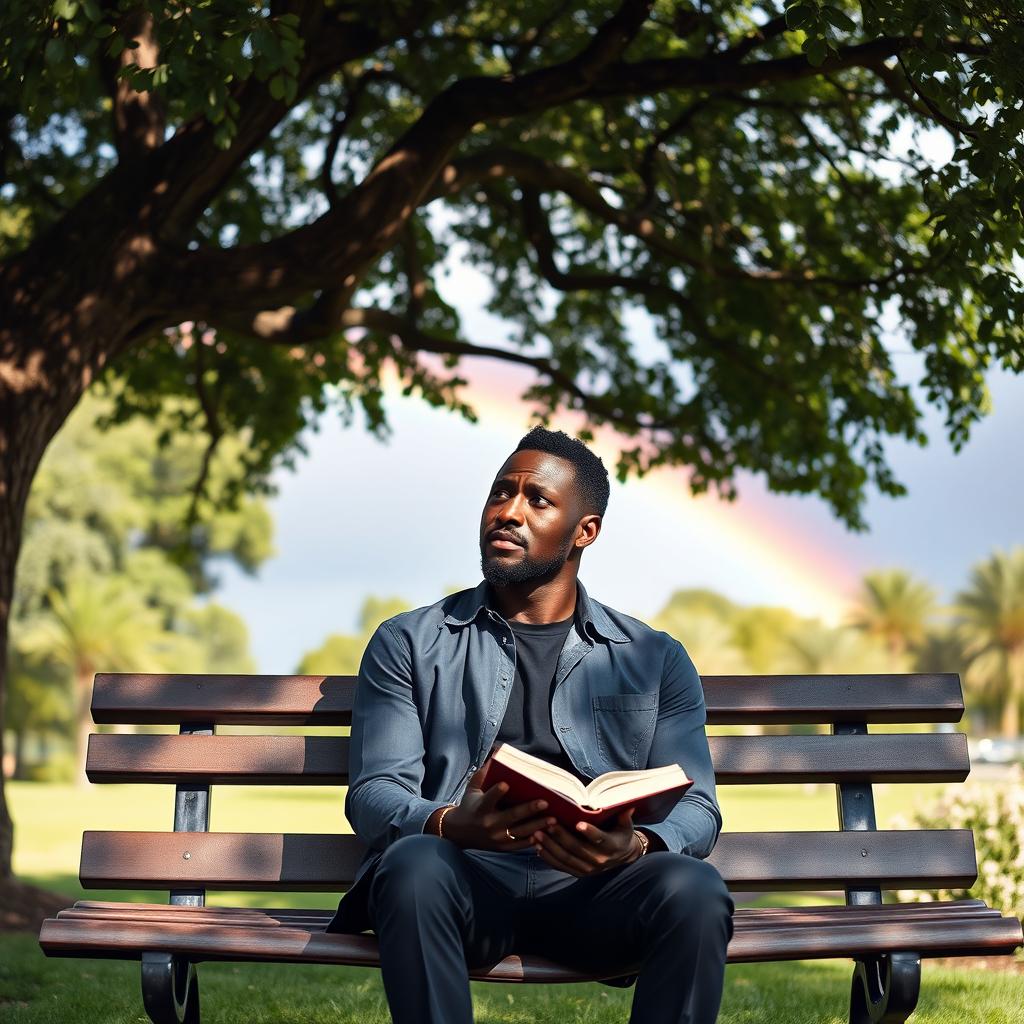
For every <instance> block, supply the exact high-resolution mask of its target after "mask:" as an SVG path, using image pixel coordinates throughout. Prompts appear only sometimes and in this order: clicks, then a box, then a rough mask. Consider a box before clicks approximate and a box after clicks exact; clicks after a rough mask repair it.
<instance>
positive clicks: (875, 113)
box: [0, 0, 1024, 526]
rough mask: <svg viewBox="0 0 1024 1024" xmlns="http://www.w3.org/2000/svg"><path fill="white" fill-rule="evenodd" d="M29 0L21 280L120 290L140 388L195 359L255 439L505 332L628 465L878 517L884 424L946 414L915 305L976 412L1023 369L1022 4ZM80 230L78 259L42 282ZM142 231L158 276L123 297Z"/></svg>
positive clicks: (10, 129) (205, 390)
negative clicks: (442, 282) (628, 441)
mask: <svg viewBox="0 0 1024 1024" xmlns="http://www.w3.org/2000/svg"><path fill="white" fill-rule="evenodd" d="M5 12H6V13H5V14H4V15H2V16H0V17H2V19H3V20H2V22H0V25H2V30H0V32H2V38H3V46H4V57H3V62H2V64H0V106H2V108H3V110H4V112H5V114H6V125H5V126H4V128H5V137H4V139H3V170H4V175H5V179H6V185H5V187H4V196H5V198H6V199H7V202H8V212H7V215H6V221H7V227H6V231H7V232H8V238H7V240H6V243H7V244H6V253H5V256H6V261H5V264H4V271H6V275H7V277H6V280H7V283H8V284H12V283H14V282H15V281H21V282H22V283H23V285H24V287H25V301H26V302H29V301H30V299H29V294H30V293H31V294H32V295H33V296H35V297H36V298H37V299H38V300H39V301H42V302H47V301H48V299H47V297H49V300H50V301H51V303H52V300H53V299H54V298H55V295H54V291H55V289H57V288H59V290H60V291H61V292H70V293H71V296H73V298H74V299H75V301H76V302H79V303H80V302H81V301H82V299H83V297H84V296H85V295H87V294H95V293H96V292H99V293H101V294H102V295H103V296H104V297H103V298H102V299H101V298H100V297H99V296H97V300H98V301H97V303H96V305H97V308H103V309H104V310H105V312H104V313H103V314H99V313H97V314H96V315H97V316H107V315H109V313H110V311H111V309H112V306H113V303H114V302H115V301H116V303H117V305H118V307H119V318H120V319H121V320H122V321H123V323H121V324H119V325H118V326H117V327H116V328H115V327H113V325H110V324H108V325H107V326H106V328H105V330H106V333H108V334H109V335H116V336H117V338H118V339H119V340H118V342H117V343H116V344H115V345H114V347H115V348H116V349H118V350H119V351H120V350H125V351H124V354H123V355H122V356H121V358H120V359H119V361H118V368H119V370H120V372H122V373H125V374H126V375H127V377H128V380H129V381H130V382H131V385H132V388H131V389H130V390H129V391H128V392H126V401H132V400H134V401H136V402H138V403H139V404H142V405H143V406H145V405H146V404H147V403H150V402H151V401H152V398H151V396H152V394H153V393H154V392H167V391H180V392H184V393H189V394H195V393H196V392H197V391H198V392H199V393H200V394H201V397H202V398H203V401H202V403H201V405H200V407H199V408H197V411H196V413H195V424H194V425H195V426H196V427H198V428H205V429H207V430H213V431H214V432H215V431H216V430H217V429H220V428H221V425H226V424H231V425H232V426H235V427H238V426H242V425H244V426H248V427H252V428H253V431H254V434H253V437H254V445H253V449H252V451H251V452H250V453H248V454H247V456H246V460H245V461H244V462H243V464H242V465H241V466H240V467H239V470H240V472H241V473H242V475H243V476H246V475H249V476H250V477H254V476H258V474H259V473H261V472H262V471H264V470H265V469H266V467H267V465H268V464H269V460H271V459H272V458H274V457H275V456H278V455H280V453H281V452H282V451H285V450H289V449H291V448H292V447H293V446H294V444H295V443H296V438H297V436H298V433H299V431H300V429H301V427H302V426H303V425H304V423H305V422H306V421H307V420H308V419H309V418H311V417H313V416H315V415H316V413H317V412H319V411H320V410H321V409H322V408H323V407H325V406H326V405H329V404H334V405H337V406H339V407H341V408H343V409H346V410H347V411H350V410H351V403H353V402H360V403H362V405H363V407H364V409H365V410H366V411H367V413H368V415H369V419H370V424H371V427H372V429H374V430H378V431H380V432H381V433H386V430H387V426H386V414H385V412H384V409H383V407H382V405H381V393H380V390H379V386H378V384H379V371H380V368H381V365H382V364H383V363H384V362H386V361H392V362H394V363H395V364H396V365H397V367H398V369H399V371H400V373H401V374H402V376H403V378H404V380H405V381H406V382H407V386H408V389H409V390H410V391H418V392H420V393H421V394H422V395H423V396H424V397H425V398H427V400H429V401H432V402H434V403H437V404H444V405H448V406H450V407H452V408H454V409H458V410H459V411H460V412H462V413H463V414H464V415H469V416H472V412H471V409H470V406H469V405H468V403H465V402H464V401H463V400H462V399H461V398H460V397H459V390H458V385H459V383H460V382H461V378H459V377H458V375H457V373H456V372H454V370H455V368H456V366H457V364H458V362H459V360H461V359H465V358H470V357H474V356H477V357H479V356H484V357H488V358H505V359H508V360H510V361H513V362H518V363H525V364H526V365H528V366H532V367H534V368H535V369H536V371H537V381H536V384H535V385H534V386H533V387H531V388H530V392H529V393H530V397H531V398H535V399H537V400H538V402H539V403H540V406H541V408H543V409H554V408H557V407H559V406H561V407H571V408H577V409H580V410H583V411H585V412H586V413H587V415H588V417H589V419H590V421H591V422H592V423H595V424H599V423H611V424H613V425H614V426H615V427H616V428H618V429H619V430H620V431H622V432H623V433H624V434H625V435H627V436H633V437H635V438H636V441H637V443H636V446H635V447H632V448H626V450H624V451H623V453H622V456H621V459H620V462H619V465H618V470H619V472H620V476H623V477H624V476H625V475H626V474H627V473H628V472H629V471H631V470H633V471H639V472H642V471H645V470H646V469H648V468H650V467H651V466H654V465H657V464H659V463H675V464H681V465H685V466H688V467H689V468H690V470H691V473H692V475H691V482H692V485H693V487H694V488H695V489H697V490H701V489H704V488H706V487H708V486H712V485H715V486H718V487H719V488H721V489H723V490H724V491H725V492H726V493H730V492H731V491H732V489H733V487H734V484H735V478H736V474H737V472H738V471H739V470H741V469H747V470H751V471H754V472H757V473H763V474H764V476H765V478H766V480H767V482H768V485H769V486H770V487H771V488H773V489H775V490H777V491H800V492H810V493H818V494H820V495H821V496H822V497H823V498H824V499H825V500H826V501H827V502H828V503H829V505H830V506H831V507H832V509H833V510H834V512H835V513H836V514H837V515H838V516H840V517H841V518H842V519H844V520H845V521H846V522H847V523H849V524H850V525H853V526H862V525H863V521H862V518H861V513H860V509H861V505H862V501H863V498H864V494H865V488H866V487H867V486H868V485H874V486H876V487H878V488H879V489H880V490H882V491H884V492H888V493H890V494H898V493H901V491H902V487H901V485H900V483H899V481H898V480H896V479H895V478H894V476H893V474H892V472H891V470H890V468H889V466H888V464H887V461H886V458H885V453H884V449H883V447H882V443H881V442H882V440H883V439H884V438H885V437H886V436H889V435H898V436H902V437H905V438H908V439H911V440H914V441H918V442H923V440H924V435H923V433H922V430H921V426H920V409H919V407H918V404H917V402H916V401H915V398H914V396H913V395H912V393H911V390H910V387H909V384H910V383H912V382H910V381H906V380H902V379H900V375H899V374H898V373H897V371H896V369H895V368H894V366H893V362H892V360H891V358H890V355H889V354H888V352H887V350H886V346H885V343H884V333H885V327H886V325H887V324H888V325H890V326H891V325H896V326H897V327H899V328H902V329H903V330H905V332H906V337H907V339H908V341H909V343H910V344H911V345H912V346H913V347H914V348H915V349H916V350H918V351H919V352H921V353H922V354H923V356H924V365H925V374H924V378H923V380H922V382H921V383H922V384H923V385H924V388H925V390H926V391H927V394H928V396H929V398H930V400H931V401H933V402H934V403H936V404H937V405H938V406H939V407H940V408H941V409H942V410H943V411H944V413H945V417H946V424H947V428H948V433H949V436H950V437H951V438H952V440H953V441H954V443H955V444H959V443H961V442H963V441H964V440H965V439H966V438H967V436H968V433H969V431H970V429H971V426H972V424H973V423H974V422H975V421H976V420H977V419H978V417H979V416H981V415H982V414H983V413H984V412H985V410H986V392H985V387H984V376H983V375H984V371H985V369H986V367H988V366H989V365H991V364H992V363H993V362H997V361H998V362H1001V363H1002V364H1003V365H1005V366H1008V367H1010V368H1012V369H1014V370H1019V369H1020V366H1021V346H1020V330H1021V328H1020V326H1019V322H1020V319H1021V317H1020V313H1021V304H1022V298H1021V288H1020V280H1019V277H1018V275H1017V273H1016V272H1015V270H1014V266H1013V257H1014V254H1015V253H1017V252H1018V251H1019V249H1020V244H1021V223H1022V218H1021V215H1020V214H1021V205H1020V204H1021V196H1022V191H1021V189H1022V186H1021V163H1022V161H1021V156H1022V150H1021V143H1020V133H1021V128H1022V127H1024V111H1022V109H1021V101H1022V99H1024V85H1022V81H1024V72H1022V70H1021V64H1020V61H1019V59H1018V58H1019V53H1020V49H1021V46H1022V45H1024V27H1022V19H1021V15H1020V13H1019V12H1017V11H1016V10H1015V9H1014V5H1005V6H1001V5H999V4H992V3H985V2H982V3H975V2H970V3H968V2H955V0H949V2H946V3H943V4H934V3H932V2H930V0H928V2H924V0H919V2H913V0H911V2H906V0H899V2H896V0H892V2H885V0H871V2H864V3H860V4H858V3H842V2H838V3H834V4H822V3H820V2H815V0H801V2H794V3H790V4H788V6H787V8H786V9H785V10H783V9H782V8H781V6H776V5H773V4H771V3H767V4H750V3H736V2H733V3H723V4H716V5H714V6H713V8H708V9H705V8H704V7H698V6H694V5H691V4H688V3H686V2H660V3H654V4H650V3H643V2H634V0H627V2H621V3H618V4H611V3H591V4H586V5H572V4H564V3H550V2H548V3H544V2H533V3H526V4H517V5H514V6H513V7H511V8H508V9H502V8H501V7H500V5H494V4H482V3H422V4H408V3H394V4H388V3H383V4H382V3H379V2H375V3H373V4H369V3H361V2H352V3H340V2H339V3H330V2H319V3H318V2H295V3H284V2H282V3H272V4H270V5H269V7H264V6H261V5H253V4H251V3H248V2H245V0H218V2H217V3H199V4H189V5H187V6H186V5H180V4H176V3H172V4H170V5H168V4H166V3H164V2H162V0H161V2H159V3H157V2H156V0H148V2H142V3H139V2H137V0H131V2H128V0H121V2H119V3H99V2H98V0H90V2H77V0H57V2H56V3H54V4H53V5H52V7H48V6H47V5H39V4H37V3H34V2H31V0H12V2H11V3H9V4H7V5H5ZM935 132H938V133H941V135H943V136H944V137H945V138H946V139H947V141H948V149H947V150H946V151H945V152H944V153H943V156H944V157H945V156H948V159H947V160H946V161H945V163H944V164H942V166H938V167H937V166H936V162H935V159H934V158H933V159H929V158H928V156H927V155H926V151H927V149H928V147H927V146H926V145H924V144H923V143H922V139H923V137H924V135H926V134H927V133H933V134H934V133H935ZM940 148H941V144H940ZM58 229H59V231H60V236H61V238H60V241H61V247H60V248H61V252H62V254H63V257H64V258H63V259H62V261H61V274H60V275H54V274H53V273H52V272H51V270H50V268H49V267H48V268H47V274H46V282H45V285H44V284H43V283H42V282H40V285H39V290H37V289H35V288H34V287H29V286H28V283H27V282H28V278H27V277H26V275H28V274H29V273H31V272H32V271H33V270H35V271H38V266H37V264H36V262H35V260H34V259H33V256H34V254H36V253H40V252H42V251H43V250H44V249H46V248H47V240H50V242H51V246H52V241H53V239H54V233H55V232H57V231H58ZM69 232H71V234H70V237H69ZM101 237H102V238H103V240H104V241H105V242H106V243H108V244H109V247H110V256H109V260H108V259H100V260H98V261H94V260H93V259H92V256H93V254H94V253H95V251H96V245H95V244H94V243H97V242H98V241H99V240H100V238H101ZM76 242H77V243H78V244H79V245H80V246H86V247H88V251H89V259H90V265H89V266H86V265H83V264H82V263H81V262H79V261H80V259H81V257H82V255H83V254H82V252H81V251H80V249H78V248H77V247H76V244H75V243H76ZM457 244H461V246H462V247H463V248H462V249H461V250H460V251H461V252H464V253H465V254H466V257H467V258H468V259H470V260H471V261H472V262H473V264H474V265H475V266H477V267H479V268H481V269H483V270H484V271H485V272H486V273H487V274H488V276H489V278H490V280H491V281H492V282H493V286H494V293H493V297H492V299H491V301H490V303H489V308H490V309H491V311H492V312H494V313H497V314H499V315H500V316H502V317H504V318H505V319H506V320H508V321H509V323H510V325H511V329H510V334H509V336H508V337H507V338H503V339H495V338H475V339H474V338H466V337H464V335H463V332H462V329H461V324H460V322H459V317H458V315H457V313H456V311H455V310H454V309H453V308H452V307H451V306H450V305H448V304H446V303H445V302H444V301H443V299H442V298H441V297H440V296H439V294H438V292H437V289H436V288H435V287H434V278H435V275H436V272H437V269H438V267H439V264H440V263H441V261H442V260H443V258H444V257H445V255H446V253H448V252H449V251H450V250H451V248H452V247H453V246H455V245H457ZM118 252H120V253H121V255H120V256H118V255H117V253H118ZM128 253H134V256H129V255H127V254H128ZM118 260H121V261H125V260H127V261H128V263H129V264H130V266H129V265H124V266H122V270H121V273H122V274H124V275H125V279H126V280H127V281H134V280H135V279H136V278H137V277H138V276H139V275H141V276H143V277H145V278H146V279H147V285H146V286H145V287H142V288H141V290H139V288H136V287H135V286H134V285H133V286H132V287H131V289H130V293H131V295H132V299H130V300H129V301H128V303H127V308H126V304H125V302H124V296H123V292H122V290H121V289H117V294H116V296H115V295H114V294H112V291H113V285H114V280H115V279H117V277H118V271H117V270H116V264H117V261H118ZM110 261H113V263H114V266H111V263H110ZM0 273H3V272H2V271H0ZM55 277H59V281H57V280H55ZM68 278H71V279H72V282H71V287H70V288H69V287H68V283H69V282H68ZM552 294H554V296H555V297H554V299H553V300H552V299H551V295H552ZM108 300H109V301H108ZM52 304H53V305H54V306H55V307H58V308H63V309H64V310H65V312H67V313H68V314H69V315H70V309H69V307H68V303H67V302H66V301H63V302H56V303H52ZM631 305H639V306H641V307H643V308H646V309H647V310H648V311H649V312H650V314H651V316H652V318H653V324H654V327H655V330H656V334H657V337H658V340H659V342H660V346H661V349H660V350H659V351H658V352H656V353H654V354H653V355H650V354H648V355H647V356H646V357H644V356H643V355H642V354H641V353H640V352H638V350H637V347H636V345H635V344H634V343H633V341H632V340H631V338H630V336H629V333H628V331H627V328H626V322H625V318H624V312H625V311H626V310H627V309H628V308H629V307H630V306H631ZM58 308H54V309H52V310H51V314H52V315H57V313H58ZM15 312H18V313H20V316H18V317H16V318H15V320H14V323H19V322H20V323H24V322H25V321H24V318H25V316H26V311H25V310H24V309H20V308H19V303H18V299H17V296H15ZM183 321H184V322H186V323H187V322H189V321H191V322H192V324H191V325H190V329H189V330H186V331H178V330H176V327H175V325H176V324H178V323H181V322H183ZM196 321H200V322H201V324H202V329H201V330H198V331H195V330H193V329H191V328H192V327H194V324H195V322H196ZM90 322H91V325H92V330H93V331H95V330H97V329H99V330H103V329H104V328H103V327H101V325H100V324H98V323H95V322H92V321H90ZM355 327H358V328H360V330H359V331H347V332H346V331H345V328H355ZM164 330H170V331H171V334H170V335H169V336H168V335H166V334H164V333H162V332H163V331H164ZM211 331H215V332H216V339H217V340H216V342H215V343H212V344H211V343H210V342H212V340H213V334H212V333H210V332H211ZM204 332H206V333H205V338H206V341H207V344H203V343H202V340H201V339H202V338H203V336H204ZM193 338H194V339H195V340H196V344H189V341H190V340H191V339H193ZM129 343H130V344H129ZM432 356H433V357H438V356H439V357H441V358H431V357H432ZM87 361H88V360H86V362H87ZM449 371H451V372H449ZM326 384H332V385H333V389H332V390H330V391H325V385H326Z"/></svg>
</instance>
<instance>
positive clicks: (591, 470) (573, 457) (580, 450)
mask: <svg viewBox="0 0 1024 1024" xmlns="http://www.w3.org/2000/svg"><path fill="white" fill-rule="evenodd" d="M524 450H527V451H537V452H548V453H549V454H550V455H558V456H559V457H561V458H563V459H566V460H568V461H569V462H571V463H572V464H573V468H574V469H575V470H576V497H577V499H578V500H579V504H580V507H581V508H582V509H583V513H584V515H599V516H603V515H604V512H605V509H606V508H607V507H608V496H609V494H610V493H611V488H610V486H609V484H608V470H607V469H605V466H604V463H603V462H602V461H601V457H600V456H599V455H595V454H594V452H592V451H591V450H590V449H589V448H588V447H587V446H586V445H585V444H584V443H583V442H582V441H581V440H580V439H579V438H578V437H570V436H569V435H568V434H567V433H566V432H565V431H564V430H548V429H547V428H546V427H541V426H536V427H534V428H533V429H532V430H531V431H530V432H529V433H528V434H524V435H523V436H522V438H520V440H519V444H517V445H516V448H515V451H514V452H513V453H512V454H513V455H514V454H515V452H521V451H524Z"/></svg>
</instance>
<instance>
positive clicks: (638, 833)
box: [633, 828, 651, 860]
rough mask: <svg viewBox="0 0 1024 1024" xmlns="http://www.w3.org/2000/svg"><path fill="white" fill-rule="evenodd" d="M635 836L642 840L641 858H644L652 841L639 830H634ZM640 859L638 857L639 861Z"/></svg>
mask: <svg viewBox="0 0 1024 1024" xmlns="http://www.w3.org/2000/svg"><path fill="white" fill-rule="evenodd" d="M633 835H635V836H636V837H637V838H638V839H639V840H640V857H642V856H643V855H644V854H645V853H646V852H647V847H648V846H650V845H651V841H650V839H648V838H647V836H645V835H644V834H643V832H641V831H640V830H639V829H636V828H635V829H633ZM640 857H637V860H639V859H640Z"/></svg>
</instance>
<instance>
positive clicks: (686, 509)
mask: <svg viewBox="0 0 1024 1024" xmlns="http://www.w3.org/2000/svg"><path fill="white" fill-rule="evenodd" d="M429 365H430V366H431V369H432V370H435V372H450V371H443V370H442V366H441V364H440V361H437V362H436V363H434V362H433V361H432V360H431V362H430V364H429ZM459 373H460V375H461V376H463V377H465V378H466V379H467V380H468V381H469V383H468V384H467V385H465V386H464V387H463V388H462V390H461V397H462V399H463V401H465V402H467V403H468V404H469V405H471V406H472V407H473V408H474V409H475V410H476V411H477V413H478V415H479V417H480V422H479V423H478V424H477V425H476V426H475V427H474V429H476V430H480V429H483V430H486V431H492V432H495V433H498V432H500V433H501V434H502V435H508V434H512V433H514V432H515V431H516V430H522V431H524V432H525V431H526V430H527V429H528V428H529V426H530V413H531V412H532V411H533V408H535V404H531V403H529V402H524V401H522V399H520V398H519V395H520V394H521V393H522V392H523V391H524V390H525V389H526V387H527V386H528V385H529V383H530V382H531V380H532V377H533V374H532V371H531V370H530V369H529V368H527V367H522V368H520V367H518V366H513V365H504V366H502V365H501V364H499V363H497V362H496V361H488V362H487V363H483V362H474V363H473V364H469V363H468V362H464V363H463V364H462V365H461V366H460V367H459ZM382 385H383V388H384V392H385V395H386V396H387V397H388V398H392V399H394V400H395V401H396V402H397V401H398V400H400V399H402V398H404V397H405V396H403V395H402V394H401V383H400V381H399V379H398V377H397V374H396V373H395V371H394V368H393V365H392V364H391V363H387V364H386V372H384V373H383V374H382ZM584 422H585V417H584V416H583V414H582V413H577V412H571V411H562V412H560V413H558V414H557V415H555V416H553V417H552V419H551V427H552V429H555V430H564V431H566V433H569V434H573V435H575V434H576V431H577V430H578V429H580V428H581V427H582V426H583V424H584ZM593 433H594V440H593V442H592V443H591V444H590V447H591V448H592V449H593V450H594V451H595V452H596V453H597V454H598V455H600V456H601V458H602V460H603V461H604V462H605V465H607V466H609V467H612V466H614V465H615V463H616V461H617V459H618V454H619V451H620V450H621V448H622V447H624V446H626V445H630V446H632V445H635V444H636V443H637V442H636V439H634V438H628V437H625V436H624V435H620V434H618V432H617V431H615V430H614V429H612V428H610V427H598V428H593ZM617 488H626V489H628V491H629V493H630V497H631V498H633V499H639V500H641V501H642V502H643V503H644V504H645V505H647V506H648V507H649V508H651V509H652V510H653V509H657V510H658V513H659V514H661V515H665V514H666V513H667V514H668V515H670V516H671V517H672V518H673V519H678V524H679V528H680V530H681V531H682V532H684V534H685V535H686V536H687V537H690V538H693V543H694V544H699V545H701V548H702V550H705V551H713V552H716V553H717V552H721V553H722V563H723V573H730V574H733V575H734V576H735V578H736V579H737V580H738V581H743V582H744V583H746V584H747V585H748V586H750V587H751V588H752V589H753V590H755V591H757V592H758V593H762V594H763V593H770V594H771V603H772V604H777V605H783V606H785V607H787V608H789V609H791V610H792V611H794V612H796V613H797V614H801V615H808V616H814V617H817V618H819V619H821V620H823V621H825V622H827V623H829V624H831V625H837V624H839V623H840V622H842V621H844V620H845V618H846V616H847V614H848V610H849V607H850V604H851V600H852V595H853V593H854V591H855V590H856V587H857V584H858V580H859V577H860V574H861V569H860V567H858V566H855V565H854V564H852V562H851V561H849V560H845V559H843V558H842V557H840V556H839V555H838V554H837V552H836V550H835V549H834V548H833V547H831V546H830V545H829V544H828V543H827V538H826V537H824V536H813V531H808V529H807V528H806V525H805V524H804V523H802V522H793V521H792V517H791V516H789V511H790V509H791V508H792V506H791V505H787V502H788V501H790V500H792V499H787V498H785V497H781V496H778V495H772V494H770V493H768V492H767V491H766V490H765V488H764V487H763V485H761V484H760V483H759V482H758V481H757V480H752V479H748V480H747V482H746V486H745V487H744V486H743V484H742V483H741V491H740V495H739V497H738V498H737V500H736V501H735V502H728V501H725V500H724V499H722V498H719V497H718V496H716V495H715V494H713V493H709V494H704V495H693V494H692V493H691V492H690V489H689V485H688V478H687V472H686V470H685V469H683V468H679V467H665V466H662V467H658V468H657V469H653V470H651V471H650V472H649V473H647V474H646V476H644V477H643V478H642V479H636V478H631V479H630V480H629V481H628V482H627V483H626V484H619V483H618V482H617V481H616V480H615V479H614V477H613V479H612V490H613V495H614V493H615V490H616V489H617ZM837 528H838V529H841V527H837ZM820 532H822V533H824V531H820ZM679 585H680V586H681V587H682V586H687V585H688V583H687V581H686V580H681V581H680V584H679ZM693 585H697V584H696V582H694V583H693ZM741 588H742V583H741ZM716 589H721V590H723V592H728V591H727V590H726V588H725V587H721V586H719V587H716ZM729 596H730V597H731V598H733V599H734V600H736V601H738V602H739V603H763V602H760V601H758V602H753V601H749V600H748V601H746V602H744V600H743V598H742V597H741V596H738V594H737V592H736V588H735V587H734V588H733V590H732V592H731V593H729Z"/></svg>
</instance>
